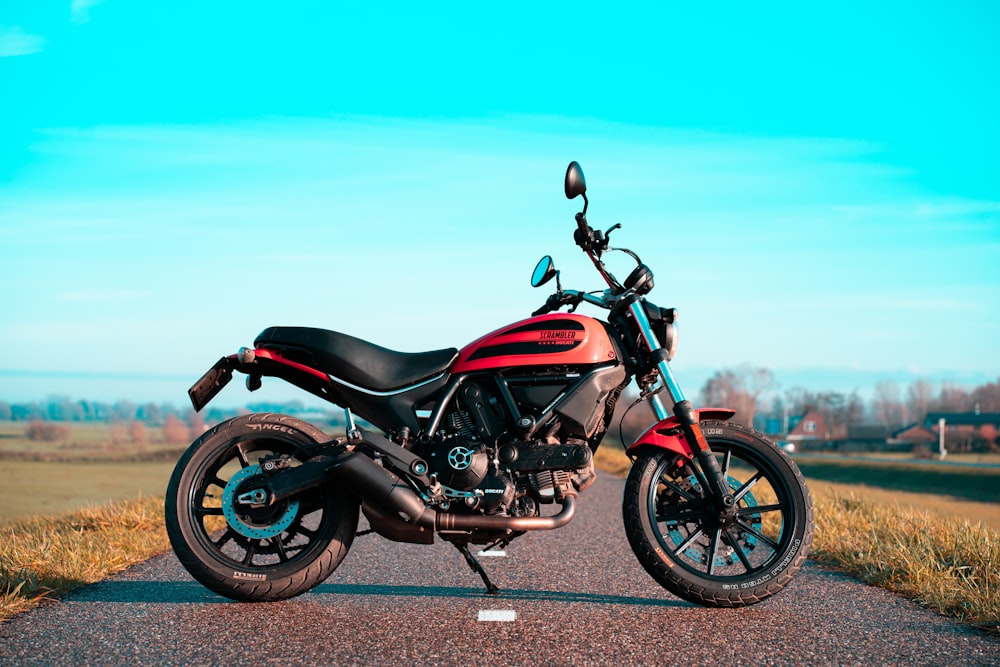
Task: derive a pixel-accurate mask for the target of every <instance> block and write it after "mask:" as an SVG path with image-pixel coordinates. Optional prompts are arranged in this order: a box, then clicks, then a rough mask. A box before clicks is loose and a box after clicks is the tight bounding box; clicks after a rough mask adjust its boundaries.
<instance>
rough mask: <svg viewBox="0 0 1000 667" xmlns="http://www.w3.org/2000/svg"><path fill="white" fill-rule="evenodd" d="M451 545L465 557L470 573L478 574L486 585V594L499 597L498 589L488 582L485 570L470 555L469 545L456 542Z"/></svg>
mask: <svg viewBox="0 0 1000 667" xmlns="http://www.w3.org/2000/svg"><path fill="white" fill-rule="evenodd" d="M452 544H454V545H455V548H456V549H458V550H459V551H460V552H462V555H463V556H465V562H466V563H468V564H469V567H471V568H472V571H473V572H475V573H476V574H478V575H479V576H480V578H481V579H482V580H483V583H484V584H486V594H487V595H499V594H500V589H499V588H497V587H496V585H495V584H494V583H493V582H492V581H490V578H489V576H488V575H487V574H486V570H484V569H483V566H482V565H481V564H480V562H479V561H478V560H476V557H475V556H473V555H472V553H471V552H470V551H469V545H468V544H459V543H457V542H452Z"/></svg>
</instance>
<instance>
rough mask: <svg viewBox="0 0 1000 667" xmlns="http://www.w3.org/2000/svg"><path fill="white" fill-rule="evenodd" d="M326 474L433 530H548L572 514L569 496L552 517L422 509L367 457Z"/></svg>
mask: <svg viewBox="0 0 1000 667" xmlns="http://www.w3.org/2000/svg"><path fill="white" fill-rule="evenodd" d="M328 474H329V475H330V477H332V478H333V479H334V480H335V481H337V482H339V483H341V484H343V485H344V486H345V487H346V488H347V489H348V490H350V491H351V492H352V493H354V494H355V495H357V496H358V497H360V498H361V499H362V500H363V501H364V502H366V503H368V504H369V505H372V506H374V507H375V508H377V509H378V510H380V511H381V512H382V513H384V514H386V515H390V516H393V517H398V518H399V519H402V520H403V521H405V522H406V523H411V524H415V525H418V526H422V527H424V528H430V529H433V530H435V531H449V530H504V531H507V530H509V531H522V530H524V531H528V530H551V529H553V528H559V527H561V526H565V525H566V524H567V523H569V522H570V520H571V519H572V518H573V516H574V515H575V514H576V499H575V498H574V497H573V496H567V497H566V498H564V499H563V502H562V510H561V511H560V512H559V513H558V514H555V515H553V516H536V517H509V516H480V515H473V514H444V513H440V512H437V511H435V510H432V509H431V508H429V507H426V506H425V505H424V502H423V501H422V500H421V499H420V497H419V496H418V495H417V494H416V493H415V492H414V491H413V489H411V488H410V487H409V486H408V485H407V484H406V483H405V482H404V481H403V480H401V479H400V478H399V477H397V476H396V475H394V474H393V473H392V472H390V471H388V470H386V469H385V468H383V467H382V466H380V465H378V464H377V463H375V462H374V461H372V460H371V459H369V458H368V457H367V456H364V455H362V454H357V453H354V452H351V453H348V454H346V455H345V456H343V457H342V458H340V460H339V461H338V462H337V463H336V464H335V465H334V466H333V467H331V468H329V469H328Z"/></svg>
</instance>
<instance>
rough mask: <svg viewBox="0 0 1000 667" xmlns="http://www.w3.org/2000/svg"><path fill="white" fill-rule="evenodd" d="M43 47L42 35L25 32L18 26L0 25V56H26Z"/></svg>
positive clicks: (43, 39)
mask: <svg viewBox="0 0 1000 667" xmlns="http://www.w3.org/2000/svg"><path fill="white" fill-rule="evenodd" d="M44 47H45V38H44V37H40V36H38V35H32V34H30V33H27V32H25V31H24V29H23V28H21V27H20V26H16V25H13V26H6V25H0V58H10V57H13V56H27V55H30V54H32V53H38V52H39V51H41V50H42V49H43V48H44Z"/></svg>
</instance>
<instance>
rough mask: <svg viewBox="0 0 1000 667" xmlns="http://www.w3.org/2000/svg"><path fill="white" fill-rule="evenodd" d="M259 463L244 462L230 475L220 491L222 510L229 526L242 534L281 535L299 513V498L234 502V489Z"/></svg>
mask: <svg viewBox="0 0 1000 667" xmlns="http://www.w3.org/2000/svg"><path fill="white" fill-rule="evenodd" d="M260 473H261V468H260V466H259V465H252V466H247V467H246V468H243V469H241V470H240V471H239V472H237V473H236V474H235V475H233V476H232V477H230V478H229V482H227V483H226V488H225V489H224V490H223V491H222V514H223V516H225V517H226V523H228V524H229V527H230V528H232V529H233V530H235V531H236V532H237V533H239V534H240V535H242V536H244V537H249V538H252V539H259V540H264V539H268V538H271V537H276V536H278V535H281V533H283V532H284V531H285V530H287V529H288V527H289V526H291V525H292V522H294V521H295V517H296V516H297V515H298V513H299V501H298V500H285V501H282V502H280V503H277V504H276V505H274V506H273V507H270V506H267V505H242V504H239V505H238V504H237V503H236V496H237V493H236V491H237V489H239V487H240V485H241V484H242V483H243V482H244V481H245V480H247V479H249V478H251V477H253V476H255V475H259V474H260Z"/></svg>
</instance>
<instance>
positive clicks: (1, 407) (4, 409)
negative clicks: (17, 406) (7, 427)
mask: <svg viewBox="0 0 1000 667" xmlns="http://www.w3.org/2000/svg"><path fill="white" fill-rule="evenodd" d="M12 418H13V413H12V412H11V410H10V403H5V402H3V401H0V421H5V422H6V421H10V420H11V419H12Z"/></svg>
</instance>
